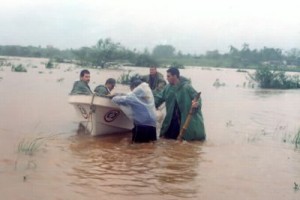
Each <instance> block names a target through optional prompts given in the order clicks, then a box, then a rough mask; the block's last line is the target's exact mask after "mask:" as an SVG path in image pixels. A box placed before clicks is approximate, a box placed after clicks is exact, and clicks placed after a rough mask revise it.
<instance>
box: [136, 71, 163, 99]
mask: <svg viewBox="0 0 300 200" xmlns="http://www.w3.org/2000/svg"><path fill="white" fill-rule="evenodd" d="M149 70H150V74H149V75H145V76H142V77H141V80H142V81H143V82H146V83H148V84H149V87H150V88H151V90H152V92H153V94H155V93H158V92H160V91H162V90H163V89H164V87H165V85H166V81H165V79H164V76H163V75H162V74H161V73H159V72H158V71H157V68H156V67H154V66H153V67H150V69H149Z"/></svg>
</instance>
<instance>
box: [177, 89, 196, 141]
mask: <svg viewBox="0 0 300 200" xmlns="http://www.w3.org/2000/svg"><path fill="white" fill-rule="evenodd" d="M200 94H201V92H199V93H197V95H196V96H195V98H194V101H195V102H197V101H198V100H199V98H200ZM196 109H197V108H193V107H192V105H191V108H190V111H189V114H188V116H187V117H186V120H185V122H184V124H183V126H182V128H181V130H180V132H179V135H178V137H177V140H179V141H182V138H183V136H184V134H185V131H186V129H188V127H189V125H190V122H191V119H192V117H193V114H194V113H195V111H196Z"/></svg>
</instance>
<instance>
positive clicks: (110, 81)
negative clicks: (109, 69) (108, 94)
mask: <svg viewBox="0 0 300 200" xmlns="http://www.w3.org/2000/svg"><path fill="white" fill-rule="evenodd" d="M115 85H116V80H115V79H114V78H109V79H107V80H106V82H105V86H106V87H107V88H108V89H109V90H110V91H112V90H113V89H114V88H115Z"/></svg>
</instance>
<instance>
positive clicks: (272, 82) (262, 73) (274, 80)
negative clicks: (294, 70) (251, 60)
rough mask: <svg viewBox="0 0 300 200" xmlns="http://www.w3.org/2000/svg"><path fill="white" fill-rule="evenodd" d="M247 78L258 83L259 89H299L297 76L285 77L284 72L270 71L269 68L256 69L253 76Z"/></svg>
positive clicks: (299, 81)
mask: <svg viewBox="0 0 300 200" xmlns="http://www.w3.org/2000/svg"><path fill="white" fill-rule="evenodd" d="M249 76H250V77H251V78H252V79H253V80H254V81H256V82H258V84H259V86H260V87H261V88H273V89H295V88H300V78H299V76H298V75H294V76H291V75H286V74H285V72H284V71H276V70H274V69H273V70H272V69H271V67H269V66H265V67H261V68H258V69H257V70H256V72H255V73H254V75H251V74H249Z"/></svg>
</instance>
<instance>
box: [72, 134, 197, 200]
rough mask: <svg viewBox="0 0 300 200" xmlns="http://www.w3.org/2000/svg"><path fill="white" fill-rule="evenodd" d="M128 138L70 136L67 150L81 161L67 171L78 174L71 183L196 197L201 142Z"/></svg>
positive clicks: (125, 192) (126, 192) (129, 192)
mask: <svg viewBox="0 0 300 200" xmlns="http://www.w3.org/2000/svg"><path fill="white" fill-rule="evenodd" d="M129 138H130V137H128V136H127V135H122V136H117V137H111V136H110V137H101V138H96V139H95V138H90V137H86V136H76V137H73V138H72V139H71V140H72V143H71V145H70V149H71V152H72V153H73V154H74V155H75V156H76V157H78V160H79V161H80V162H78V163H77V165H76V166H73V168H72V169H73V171H72V172H71V173H69V174H68V175H69V176H75V177H77V179H76V182H74V183H72V184H74V185H76V186H80V187H81V186H85V187H86V186H87V185H88V186H89V187H95V189H98V190H101V191H102V192H103V193H108V194H111V193H114V194H118V195H127V196H135V195H154V196H156V195H157V196H160V195H172V196H178V197H185V198H187V197H195V196H196V194H197V191H198V190H199V185H198V184H197V183H195V177H197V176H198V175H200V172H199V171H197V166H198V165H199V164H200V163H201V154H202V152H201V144H200V143H193V144H190V143H178V142H175V141H174V142H170V141H164V140H160V141H158V142H156V143H149V144H130V142H129V141H130V140H129ZM95 182H97V183H98V184H95Z"/></svg>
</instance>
